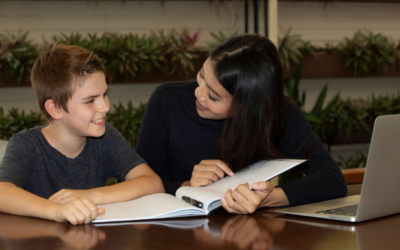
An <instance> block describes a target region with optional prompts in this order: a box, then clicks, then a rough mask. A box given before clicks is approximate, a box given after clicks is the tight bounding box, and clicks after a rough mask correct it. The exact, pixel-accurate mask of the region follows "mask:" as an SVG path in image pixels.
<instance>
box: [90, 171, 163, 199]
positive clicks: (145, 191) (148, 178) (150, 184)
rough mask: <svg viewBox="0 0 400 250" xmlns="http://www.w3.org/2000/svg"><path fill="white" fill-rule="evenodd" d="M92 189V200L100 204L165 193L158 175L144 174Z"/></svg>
mask: <svg viewBox="0 0 400 250" xmlns="http://www.w3.org/2000/svg"><path fill="white" fill-rule="evenodd" d="M90 191H91V193H92V194H91V195H92V197H93V199H92V201H93V202H94V203H95V204H96V205H98V204H108V203H114V202H121V201H127V200H133V199H135V198H139V197H142V196H145V195H149V194H154V193H164V186H163V184H162V182H161V179H160V178H159V177H158V176H154V175H143V176H139V177H136V178H133V179H130V180H127V181H124V182H120V183H118V184H115V185H111V186H107V187H99V188H93V189H91V190H90Z"/></svg>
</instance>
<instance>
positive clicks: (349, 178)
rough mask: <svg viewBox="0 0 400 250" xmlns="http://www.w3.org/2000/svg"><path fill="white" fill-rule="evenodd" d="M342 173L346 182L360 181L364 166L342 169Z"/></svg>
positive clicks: (362, 177) (361, 180)
mask: <svg viewBox="0 0 400 250" xmlns="http://www.w3.org/2000/svg"><path fill="white" fill-rule="evenodd" d="M342 173H343V176H344V179H345V180H346V183H347V184H355V183H362V182H363V180H364V173H365V168H355V169H342Z"/></svg>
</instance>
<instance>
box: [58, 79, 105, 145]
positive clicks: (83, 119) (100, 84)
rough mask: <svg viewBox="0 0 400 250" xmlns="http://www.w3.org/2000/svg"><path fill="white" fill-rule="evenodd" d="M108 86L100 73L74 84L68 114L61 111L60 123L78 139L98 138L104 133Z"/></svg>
mask: <svg viewBox="0 0 400 250" xmlns="http://www.w3.org/2000/svg"><path fill="white" fill-rule="evenodd" d="M107 91H108V86H107V83H106V80H105V77H104V74H103V73H102V72H95V73H92V74H90V75H89V76H88V77H87V78H86V79H85V80H84V81H83V82H81V83H78V84H76V86H75V89H74V92H73V94H72V97H71V99H70V100H69V101H68V104H67V109H68V112H66V111H64V110H62V111H61V112H62V119H61V120H62V123H63V125H64V127H65V128H67V130H68V131H69V132H70V133H71V134H70V135H74V136H78V137H82V136H83V137H86V136H90V137H100V136H102V135H103V134H104V132H105V122H106V121H105V116H106V114H107V112H108V111H109V110H110V103H109V101H108V97H107Z"/></svg>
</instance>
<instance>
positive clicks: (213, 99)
mask: <svg viewBox="0 0 400 250" xmlns="http://www.w3.org/2000/svg"><path fill="white" fill-rule="evenodd" d="M208 97H209V98H210V100H211V101H214V102H215V101H217V99H215V98H214V97H212V96H211V94H210V93H209V94H208Z"/></svg>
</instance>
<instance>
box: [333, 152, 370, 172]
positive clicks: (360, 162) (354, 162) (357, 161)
mask: <svg viewBox="0 0 400 250" xmlns="http://www.w3.org/2000/svg"><path fill="white" fill-rule="evenodd" d="M339 159H340V160H339V161H338V162H336V163H337V164H338V166H339V167H340V168H342V169H347V168H365V167H366V166H367V156H365V155H364V154H363V153H361V152H358V153H356V154H355V155H353V156H350V157H349V158H347V159H344V158H343V157H342V156H339Z"/></svg>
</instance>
